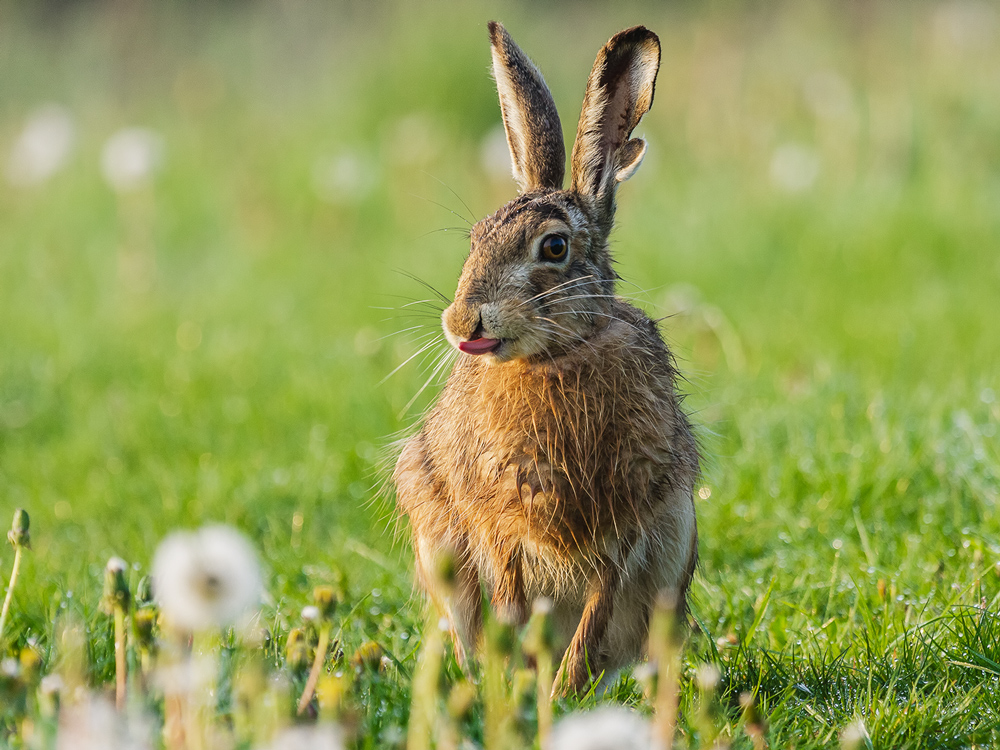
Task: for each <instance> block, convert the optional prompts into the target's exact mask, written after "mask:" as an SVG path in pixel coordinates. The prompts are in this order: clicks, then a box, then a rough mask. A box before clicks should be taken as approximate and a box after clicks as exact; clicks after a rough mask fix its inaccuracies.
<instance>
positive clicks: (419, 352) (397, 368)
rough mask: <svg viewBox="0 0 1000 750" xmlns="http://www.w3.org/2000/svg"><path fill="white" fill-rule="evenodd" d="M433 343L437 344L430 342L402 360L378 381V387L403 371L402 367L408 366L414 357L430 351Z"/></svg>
mask: <svg viewBox="0 0 1000 750" xmlns="http://www.w3.org/2000/svg"><path fill="white" fill-rule="evenodd" d="M435 343H437V342H436V340H434V341H431V342H430V343H427V344H424V345H423V346H422V347H420V348H419V349H417V351H416V352H414V353H413V354H411V355H410V356H409V357H407V358H406V359H404V360H403V361H402V362H401V363H400V364H399V365H398V366H397V367H396V368H395V369H394V370H393V371H392V372H390V373H389V374H388V375H386V376H385V377H384V378H382V379H381V380H380V381H379V382H378V385H383V384H384V383H385V381H387V380H388V379H389V378H391V377H392V376H393V375H395V374H396V373H397V372H399V371H400V370H402V369H403V368H404V367H405V366H406V365H408V364H409V363H410V362H411V361H412V360H413V359H414V358H416V357H419V356H420V355H421V354H423V353H424V352H426V351H427V350H428V349H430V348H431V347H432V346H434V344H435Z"/></svg>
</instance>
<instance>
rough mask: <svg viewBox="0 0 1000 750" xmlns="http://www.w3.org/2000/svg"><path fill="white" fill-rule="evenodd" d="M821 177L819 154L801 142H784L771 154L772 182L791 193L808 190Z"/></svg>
mask: <svg viewBox="0 0 1000 750" xmlns="http://www.w3.org/2000/svg"><path fill="white" fill-rule="evenodd" d="M817 177H819V154H817V153H816V150H815V149H813V148H811V147H810V146H806V145H803V144H801V143H784V144H782V145H780V146H778V148H776V149H775V150H774V154H773V155H772V156H771V182H772V183H774V185H775V186H776V187H779V188H781V189H782V190H785V191H787V192H789V193H801V192H803V191H804V190H808V189H809V188H811V187H812V186H813V183H815V182H816V178H817Z"/></svg>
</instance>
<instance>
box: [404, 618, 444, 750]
mask: <svg viewBox="0 0 1000 750" xmlns="http://www.w3.org/2000/svg"><path fill="white" fill-rule="evenodd" d="M443 655H444V633H443V632H442V628H441V621H440V618H439V615H438V612H437V610H436V609H435V608H434V607H433V606H431V607H430V613H429V614H428V616H427V624H426V625H425V626H424V646H423V648H422V649H421V651H420V658H419V661H418V662H417V669H416V671H415V672H414V674H413V688H412V695H413V700H412V703H411V706H410V725H409V727H408V728H407V732H406V747H407V750H430V747H431V741H432V737H433V734H434V727H435V725H436V724H437V721H436V717H437V700H438V679H439V675H440V673H441V657H442V656H443Z"/></svg>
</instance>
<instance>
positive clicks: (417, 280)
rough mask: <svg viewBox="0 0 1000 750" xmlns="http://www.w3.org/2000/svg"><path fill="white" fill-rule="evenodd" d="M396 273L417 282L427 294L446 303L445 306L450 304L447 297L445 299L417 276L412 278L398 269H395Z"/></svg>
mask: <svg viewBox="0 0 1000 750" xmlns="http://www.w3.org/2000/svg"><path fill="white" fill-rule="evenodd" d="M396 273H398V274H401V275H403V276H405V277H406V278H408V279H411V280H412V281H415V282H417V283H418V284H420V285H421V286H422V287H424V288H425V289H426V290H427V291H429V292H433V293H434V295H435V296H436V297H437V298H438V299H440V300H441V301H442V302H444V303H446V304H449V305H450V304H451V300H450V299H449V298H448V297H446V296H445V295H444V294H443V293H442V292H440V291H439V290H438V289H436V288H435V287H433V286H431V284H429V283H428V282H426V281H424V280H423V279H421V278H419V277H417V276H414V275H413V274H412V273H410V272H409V271H404V270H402V269H400V268H397V269H396Z"/></svg>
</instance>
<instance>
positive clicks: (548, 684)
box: [536, 648, 552, 747]
mask: <svg viewBox="0 0 1000 750" xmlns="http://www.w3.org/2000/svg"><path fill="white" fill-rule="evenodd" d="M537 693H538V695H537V696H536V700H537V701H538V746H539V747H548V744H549V734H550V733H551V732H552V653H551V652H550V651H549V650H548V649H547V648H546V649H542V651H541V653H539V654H538V688H537Z"/></svg>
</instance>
